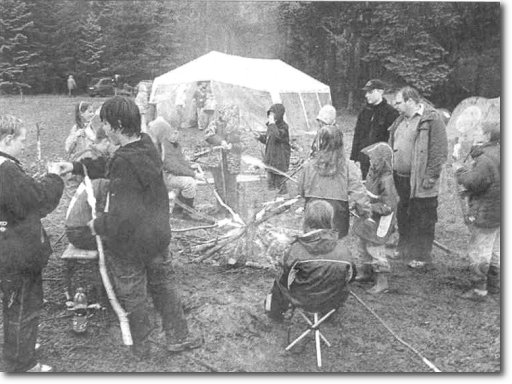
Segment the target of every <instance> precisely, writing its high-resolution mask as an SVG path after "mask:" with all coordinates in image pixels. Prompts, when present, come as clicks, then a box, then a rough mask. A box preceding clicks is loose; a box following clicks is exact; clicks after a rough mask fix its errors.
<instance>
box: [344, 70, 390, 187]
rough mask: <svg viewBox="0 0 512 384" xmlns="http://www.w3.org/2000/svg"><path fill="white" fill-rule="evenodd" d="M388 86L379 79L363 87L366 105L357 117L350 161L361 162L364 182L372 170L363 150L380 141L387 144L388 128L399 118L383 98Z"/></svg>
mask: <svg viewBox="0 0 512 384" xmlns="http://www.w3.org/2000/svg"><path fill="white" fill-rule="evenodd" d="M385 89H386V85H385V83H384V82H382V81H381V80H379V79H373V80H370V81H368V82H367V83H366V85H365V86H364V87H363V91H365V92H366V93H365V98H366V105H365V107H364V108H363V110H362V111H361V112H360V113H359V116H358V117H357V123H356V127H355V129H354V139H353V140H352V151H351V154H350V160H353V161H355V162H359V164H360V167H361V173H362V176H363V180H364V179H366V175H367V174H368V170H369V168H370V160H369V158H368V156H367V155H365V154H364V153H363V152H361V150H362V149H363V148H365V147H367V146H368V145H371V144H374V143H377V142H379V141H384V142H387V141H388V139H389V132H388V128H389V127H390V126H391V124H392V123H393V121H395V119H396V118H397V117H398V111H397V110H396V109H395V108H393V107H392V106H391V105H389V104H388V102H387V101H386V99H385V98H384V97H383V95H384V90H385Z"/></svg>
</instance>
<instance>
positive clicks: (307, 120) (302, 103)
mask: <svg viewBox="0 0 512 384" xmlns="http://www.w3.org/2000/svg"><path fill="white" fill-rule="evenodd" d="M299 99H300V105H302V111H303V112H304V117H305V118H306V126H307V127H308V131H309V130H310V128H309V119H308V114H307V113H306V106H305V105H304V100H302V93H300V92H299Z"/></svg>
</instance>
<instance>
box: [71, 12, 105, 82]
mask: <svg viewBox="0 0 512 384" xmlns="http://www.w3.org/2000/svg"><path fill="white" fill-rule="evenodd" d="M78 50H79V54H78V65H77V69H78V72H77V75H78V76H79V77H81V78H83V79H86V83H87V84H88V83H90V81H91V79H92V78H93V77H95V76H97V75H98V74H102V72H103V70H104V68H103V66H102V55H103V52H104V50H105V45H104V44H103V34H102V31H101V27H100V25H99V23H98V16H96V15H95V14H94V11H93V10H92V9H90V10H89V12H88V14H87V17H86V18H85V19H84V20H83V21H82V22H81V28H80V38H79V40H78Z"/></svg>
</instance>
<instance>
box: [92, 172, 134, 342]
mask: <svg viewBox="0 0 512 384" xmlns="http://www.w3.org/2000/svg"><path fill="white" fill-rule="evenodd" d="M83 167H84V184H85V191H86V193H87V202H88V203H89V206H90V207H91V214H92V219H93V220H94V219H96V197H95V196H94V189H93V187H92V182H91V179H90V178H89V175H88V174H87V168H86V167H85V165H84V166H83ZM96 245H97V246H98V261H99V269H100V275H101V280H102V281H103V286H104V287H105V291H106V292H107V296H108V300H109V301H110V304H111V305H112V309H113V310H114V312H115V313H116V315H117V317H118V319H119V325H120V327H121V335H122V337H123V343H124V344H125V345H133V340H132V334H131V332H130V324H129V323H128V315H127V313H126V312H125V310H124V309H123V308H122V307H121V304H119V301H118V300H117V297H116V295H115V293H114V288H113V286H112V283H111V282H110V278H109V276H108V273H107V266H106V263H105V252H104V250H103V243H102V241H101V237H100V236H98V235H96Z"/></svg>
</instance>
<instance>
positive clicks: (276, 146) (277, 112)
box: [258, 104, 291, 172]
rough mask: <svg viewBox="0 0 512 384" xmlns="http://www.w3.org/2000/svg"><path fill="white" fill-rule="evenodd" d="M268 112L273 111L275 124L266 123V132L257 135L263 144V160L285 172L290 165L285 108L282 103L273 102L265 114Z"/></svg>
mask: <svg viewBox="0 0 512 384" xmlns="http://www.w3.org/2000/svg"><path fill="white" fill-rule="evenodd" d="M270 112H273V113H274V119H275V124H269V123H267V132H266V133H264V134H262V135H260V137H258V140H259V141H260V142H262V143H263V144H265V157H264V159H263V162H264V163H265V164H266V165H269V166H271V167H274V168H277V169H279V170H280V171H282V172H286V171H288V167H289V166H290V154H291V147H290V135H289V132H288V124H286V123H285V122H284V120H283V118H284V112H285V109H284V106H283V104H274V105H272V106H271V107H270V109H269V110H268V112H267V115H268V114H269V113H270Z"/></svg>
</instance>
